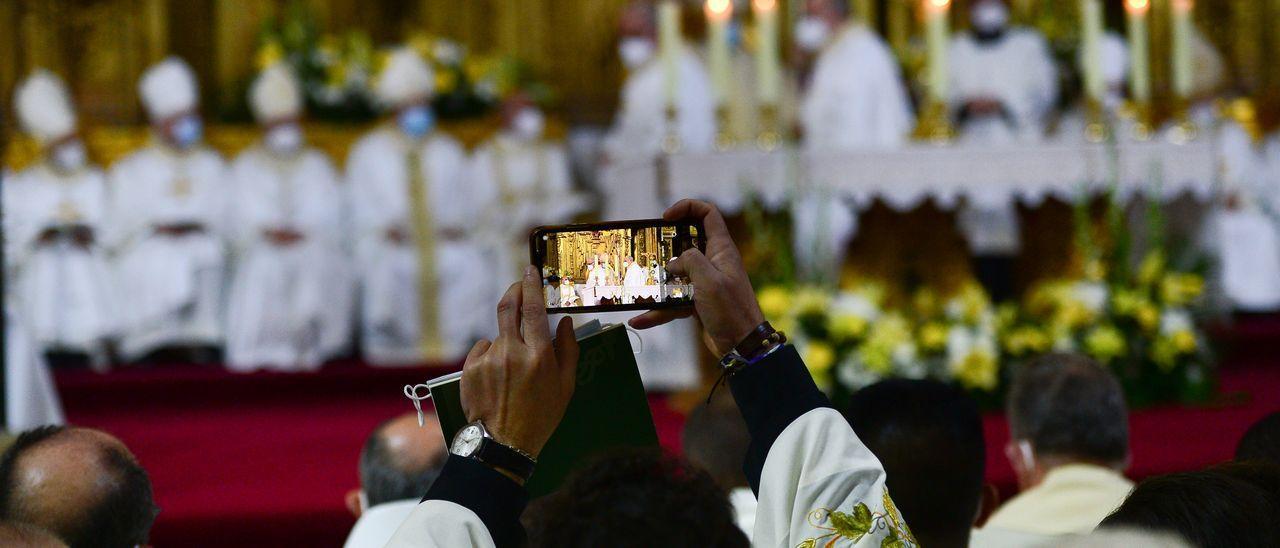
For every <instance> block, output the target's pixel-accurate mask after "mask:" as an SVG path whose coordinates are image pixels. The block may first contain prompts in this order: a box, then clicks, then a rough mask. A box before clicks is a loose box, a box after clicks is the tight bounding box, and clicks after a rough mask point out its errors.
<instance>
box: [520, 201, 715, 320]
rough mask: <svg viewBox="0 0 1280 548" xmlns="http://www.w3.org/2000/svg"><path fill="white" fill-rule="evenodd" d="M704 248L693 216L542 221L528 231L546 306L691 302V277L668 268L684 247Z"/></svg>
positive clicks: (568, 309)
mask: <svg viewBox="0 0 1280 548" xmlns="http://www.w3.org/2000/svg"><path fill="white" fill-rule="evenodd" d="M691 248H696V249H706V236H705V232H704V231H703V230H702V226H701V225H700V224H699V223H696V222H692V221H666V220H662V219H649V220H642V221H614V222H607V223H594V224H575V225H561V226H544V227H539V228H536V229H534V230H533V232H532V233H531V234H530V235H529V253H530V259H531V262H532V264H533V265H534V266H536V267H538V269H539V270H540V271H541V272H542V288H543V297H544V299H543V300H544V301H545V302H546V306H547V312H552V313H577V312H612V311H619V310H650V309H656V308H675V307H681V306H690V305H692V304H693V298H694V288H693V281H692V280H689V279H686V278H682V277H679V276H673V275H671V274H669V273H668V272H667V263H668V262H670V261H671V259H674V258H676V257H679V256H680V254H681V253H684V252H685V251H686V250H688V249H691Z"/></svg>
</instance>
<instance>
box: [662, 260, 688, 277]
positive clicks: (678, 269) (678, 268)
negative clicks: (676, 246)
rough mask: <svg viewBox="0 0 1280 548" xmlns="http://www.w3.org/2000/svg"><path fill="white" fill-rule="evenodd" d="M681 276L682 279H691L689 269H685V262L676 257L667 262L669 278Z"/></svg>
mask: <svg viewBox="0 0 1280 548" xmlns="http://www.w3.org/2000/svg"><path fill="white" fill-rule="evenodd" d="M675 276H679V277H681V278H687V277H689V269H687V268H685V266H684V261H682V260H680V257H676V258H674V259H671V260H670V261H667V277H668V278H671V277H675Z"/></svg>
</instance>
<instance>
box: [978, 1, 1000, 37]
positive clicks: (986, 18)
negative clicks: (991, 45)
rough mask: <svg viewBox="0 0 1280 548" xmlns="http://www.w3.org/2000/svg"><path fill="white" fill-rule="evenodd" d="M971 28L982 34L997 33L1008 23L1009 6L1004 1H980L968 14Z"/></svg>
mask: <svg viewBox="0 0 1280 548" xmlns="http://www.w3.org/2000/svg"><path fill="white" fill-rule="evenodd" d="M969 18H970V20H972V22H973V29H974V30H976V31H978V32H980V33H984V34H992V33H997V32H1000V31H1002V30H1004V28H1005V26H1006V25H1008V24H1009V8H1008V7H1006V6H1005V5H1004V2H991V1H988V2H982V3H980V4H978V5H976V6H974V7H973V11H972V12H970V14H969Z"/></svg>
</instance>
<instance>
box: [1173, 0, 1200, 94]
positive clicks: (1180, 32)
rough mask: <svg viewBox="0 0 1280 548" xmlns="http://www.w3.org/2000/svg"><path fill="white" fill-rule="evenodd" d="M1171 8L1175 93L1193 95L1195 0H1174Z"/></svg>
mask: <svg viewBox="0 0 1280 548" xmlns="http://www.w3.org/2000/svg"><path fill="white" fill-rule="evenodd" d="M1171 7H1172V9H1171V10H1170V13H1171V17H1172V18H1173V25H1172V26H1173V38H1172V40H1171V42H1172V49H1173V63H1172V64H1173V94H1174V96H1175V97H1177V98H1178V99H1187V98H1189V97H1190V96H1191V86H1192V82H1191V78H1192V76H1191V73H1192V70H1193V68H1192V64H1191V31H1192V29H1191V24H1192V23H1191V10H1192V8H1194V7H1195V2H1194V1H1193V0H1173V2H1172V6H1171Z"/></svg>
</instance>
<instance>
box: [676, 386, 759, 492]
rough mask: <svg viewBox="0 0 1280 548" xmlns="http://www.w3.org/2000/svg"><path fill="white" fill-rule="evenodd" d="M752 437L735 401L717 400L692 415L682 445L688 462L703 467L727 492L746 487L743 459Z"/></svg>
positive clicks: (685, 427)
mask: <svg viewBox="0 0 1280 548" xmlns="http://www.w3.org/2000/svg"><path fill="white" fill-rule="evenodd" d="M750 443H751V435H750V434H749V433H747V423H746V422H744V421H743V420H742V414H741V413H740V412H739V411H738V406H737V405H734V403H733V401H732V400H728V399H725V398H718V399H714V400H712V401H711V402H709V403H708V404H707V405H700V406H698V407H696V408H694V410H693V411H692V412H690V413H689V418H688V420H686V421H685V423H684V432H683V433H682V434H681V446H682V447H683V448H684V456H685V458H687V459H689V462H691V463H693V464H696V465H698V466H700V467H702V468H703V469H704V470H706V471H707V473H709V474H711V479H713V480H715V482H716V484H717V485H719V486H720V488H721V489H724V490H725V491H732V490H734V489H737V488H740V487H746V486H747V477H746V475H745V474H743V472H742V459H743V457H744V456H745V455H746V454H747V445H748V444H750Z"/></svg>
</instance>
